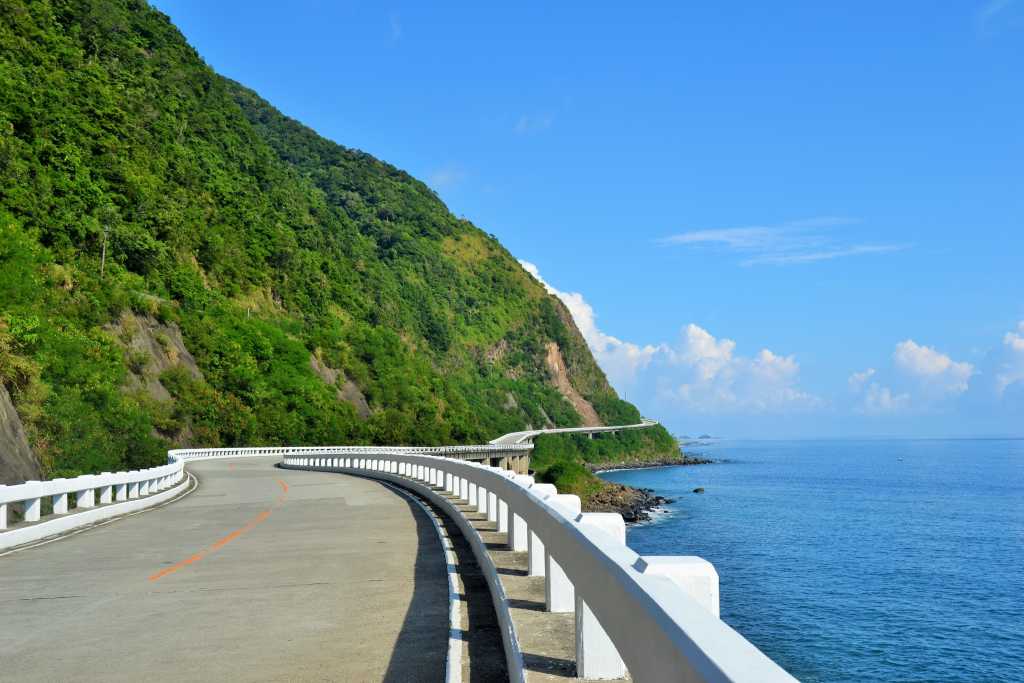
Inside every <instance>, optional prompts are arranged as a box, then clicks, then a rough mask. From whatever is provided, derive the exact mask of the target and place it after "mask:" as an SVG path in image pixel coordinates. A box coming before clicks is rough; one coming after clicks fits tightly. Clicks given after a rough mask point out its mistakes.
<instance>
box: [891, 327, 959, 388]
mask: <svg viewBox="0 0 1024 683" xmlns="http://www.w3.org/2000/svg"><path fill="white" fill-rule="evenodd" d="M893 361H894V362H895V363H896V368H897V369H899V370H901V371H902V372H904V373H906V374H907V375H910V376H911V377H914V378H915V379H917V380H919V381H920V382H921V384H922V385H923V387H924V388H926V389H928V390H930V391H931V392H932V393H937V394H946V395H950V394H952V395H956V394H962V393H963V392H965V391H967V387H968V384H969V382H970V379H971V375H973V374H974V366H973V365H972V364H970V363H968V362H966V361H962V362H958V361H954V360H953V359H952V358H950V357H949V356H947V355H946V354H944V353H941V352H939V351H936V350H935V349H933V348H931V347H930V346H923V345H920V344H917V343H916V342H914V341H913V340H912V339H907V340H906V341H902V342H900V343H899V344H897V345H896V350H895V351H894V352H893Z"/></svg>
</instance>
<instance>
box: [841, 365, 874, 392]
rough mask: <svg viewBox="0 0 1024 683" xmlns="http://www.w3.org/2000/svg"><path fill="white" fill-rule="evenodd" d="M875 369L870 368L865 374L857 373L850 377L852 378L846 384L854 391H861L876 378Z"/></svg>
mask: <svg viewBox="0 0 1024 683" xmlns="http://www.w3.org/2000/svg"><path fill="white" fill-rule="evenodd" d="M874 375H875V369H874V368H868V369H867V370H865V371H864V372H855V373H853V374H852V375H850V378H849V379H847V380H846V383H847V384H849V385H850V388H851V389H853V390H854V391H857V390H860V389H862V388H863V387H864V385H865V384H867V381H868V380H869V379H871V378H872V377H874Z"/></svg>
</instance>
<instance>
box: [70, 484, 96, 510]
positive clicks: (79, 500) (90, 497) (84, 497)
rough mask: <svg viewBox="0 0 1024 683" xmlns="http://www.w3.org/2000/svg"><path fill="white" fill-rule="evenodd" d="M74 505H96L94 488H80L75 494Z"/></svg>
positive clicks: (89, 506)
mask: <svg viewBox="0 0 1024 683" xmlns="http://www.w3.org/2000/svg"><path fill="white" fill-rule="evenodd" d="M75 507H79V508H91V507H96V493H95V489H91V488H89V489H82V490H81V491H79V492H78V493H76V494H75Z"/></svg>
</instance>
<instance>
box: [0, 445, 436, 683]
mask: <svg viewBox="0 0 1024 683" xmlns="http://www.w3.org/2000/svg"><path fill="white" fill-rule="evenodd" d="M277 460H278V459H277V458H264V457H259V458H240V459H228V460H211V461H206V462H197V463H192V464H190V465H189V468H188V469H189V471H190V472H192V473H193V474H194V475H196V476H197V477H198V479H199V482H200V486H199V487H198V488H197V489H196V490H195V491H194V492H192V493H191V494H189V495H187V496H186V497H185V498H183V499H181V500H179V501H177V502H174V503H173V504H170V505H167V506H165V507H161V508H158V509H154V510H150V511H147V512H144V513H142V514H138V515H135V516H132V517H128V518H125V519H121V520H118V521H116V522H115V523H113V524H109V525H107V526H104V527H101V528H94V529H90V530H88V531H85V532H82V533H79V534H76V535H73V536H71V537H68V538H64V539H60V540H57V541H55V542H52V543H49V544H46V545H42V546H40V547H35V548H30V549H27V550H22V551H18V552H14V553H11V554H7V555H3V556H0V615H2V618H0V662H2V663H0V678H2V679H4V680H24V681H37V680H48V681H96V680H103V681H140V680H146V681H163V680H218V681H223V680H232V681H233V680H261V681H285V680H288V681H295V680H325V681H326V680H351V681H362V680H393V681H415V680H428V681H436V680H440V679H442V678H443V675H444V656H445V645H446V642H447V634H448V615H447V609H448V603H447V585H446V579H445V564H444V560H443V555H442V552H441V549H440V546H439V544H438V540H437V537H436V535H435V531H434V528H433V526H432V525H431V522H430V520H429V519H428V518H427V517H426V515H425V514H424V513H423V512H422V510H421V509H420V508H418V507H416V506H415V505H413V504H412V503H410V502H408V501H407V500H406V499H405V498H403V497H402V496H399V495H398V494H396V493H394V492H393V491H390V490H388V489H386V488H385V487H383V486H382V485H381V484H379V483H376V482H373V481H370V480H366V479H360V478H357V477H349V476H340V475H337V474H326V473H311V472H289V471H287V470H280V469H277V468H276V467H274V463H275V462H276V461H277Z"/></svg>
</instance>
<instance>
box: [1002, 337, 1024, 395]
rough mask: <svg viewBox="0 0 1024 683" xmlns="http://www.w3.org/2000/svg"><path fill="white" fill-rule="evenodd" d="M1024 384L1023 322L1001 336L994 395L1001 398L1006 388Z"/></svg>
mask: <svg viewBox="0 0 1024 683" xmlns="http://www.w3.org/2000/svg"><path fill="white" fill-rule="evenodd" d="M1018 382H1024V321H1021V322H1019V323H1017V329H1016V330H1011V331H1010V332H1007V333H1006V334H1005V335H1004V336H1003V348H1002V361H1001V362H1000V364H999V370H998V371H997V373H996V393H998V394H999V395H1000V396H1002V395H1003V394H1004V393H1005V392H1006V389H1007V388H1008V387H1010V385H1013V384H1017V383H1018Z"/></svg>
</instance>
